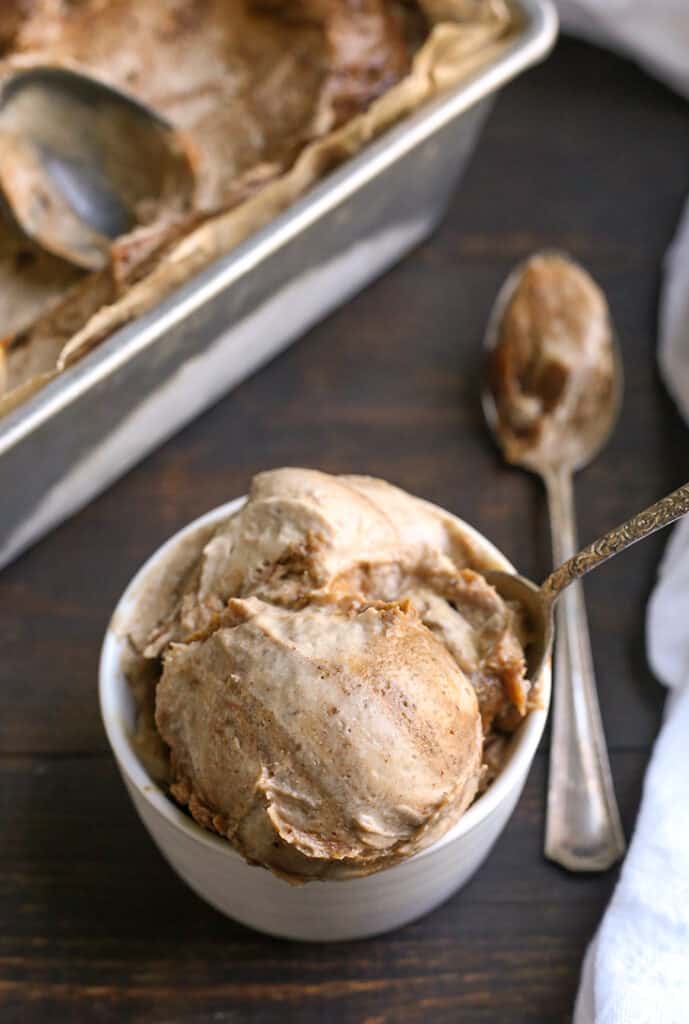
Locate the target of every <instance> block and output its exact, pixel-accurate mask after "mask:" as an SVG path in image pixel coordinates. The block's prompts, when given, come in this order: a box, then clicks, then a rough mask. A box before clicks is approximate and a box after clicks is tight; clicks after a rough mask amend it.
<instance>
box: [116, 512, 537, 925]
mask: <svg viewBox="0 0 689 1024" xmlns="http://www.w3.org/2000/svg"><path fill="white" fill-rule="evenodd" d="M243 501H244V499H243V498H239V499H238V500H236V501H231V502H229V503H228V504H226V505H222V506H221V507H220V508H217V509H214V510H213V511H212V512H209V513H208V514H207V515H205V516H202V517H201V518H200V519H197V520H196V521H195V522H193V523H191V524H190V525H189V526H188V527H186V528H185V529H184V530H181V531H180V532H179V533H177V534H176V535H175V536H174V537H172V538H171V539H170V540H169V541H168V542H167V543H166V544H164V545H163V546H162V547H161V548H160V549H159V550H158V551H157V552H156V553H155V554H154V555H153V556H152V557H151V558H150V559H149V560H148V562H146V564H145V565H144V566H143V567H142V568H141V569H140V570H139V572H138V573H137V574H136V576H135V577H134V579H133V580H132V582H131V583H130V584H129V586H128V587H127V589H126V590H125V592H124V594H123V595H122V597H121V599H120V601H119V603H118V606H117V608H116V610H115V613H114V615H113V620H112V622H111V624H110V626H109V628H108V631H107V633H106V635H105V640H104V643H103V649H102V653H101V660H100V705H101V714H102V716H103V723H104V725H105V731H106V732H107V735H108V740H109V741H110V745H111V747H112V749H113V753H114V754H115V758H116V760H117V764H118V766H119V769H120V772H121V774H122V778H123V779H124V783H125V785H126V787H127V789H128V791H129V795H130V796H131V798H132V800H133V802H134V806H135V807H136V810H137V812H138V814H139V817H140V818H141V820H142V821H143V823H144V825H145V826H146V828H147V829H148V831H149V832H150V834H151V836H152V837H153V839H154V841H155V843H156V845H157V846H158V848H159V850H160V851H161V853H162V854H163V856H164V857H165V858H166V859H167V860H168V861H169V863H170V864H171V865H172V867H173V868H174V869H175V871H176V872H177V874H178V875H179V876H180V877H181V878H183V879H184V881H185V882H187V884H188V885H190V886H191V888H192V889H193V890H194V892H196V893H197V894H198V895H199V896H201V897H202V898H203V899H205V900H207V902H208V903H210V904H211V905H212V906H214V907H216V908H217V909H218V910H220V911H221V912H222V913H224V914H227V915H228V917H232V918H234V919H235V920H237V921H241V922H242V923H243V924H246V925H249V926H250V927H252V928H256V929H258V930H259V931H262V932H268V933H269V934H271V935H277V936H281V937H284V938H290V939H303V940H309V941H321V942H322V941H334V940H337V939H357V938H364V937H365V936H369V935H375V934H377V933H380V932H386V931H389V930H390V929H392V928H397V927H399V926H400V925H403V924H406V923H407V922H409V921H413V920H414V919H415V918H417V917H420V916H421V915H422V914H426V913H427V912H428V911H429V910H432V909H433V908H434V907H436V906H438V904H440V903H442V902H443V901H444V900H446V899H447V898H448V897H449V896H450V895H451V894H452V893H453V892H455V891H456V890H457V889H459V888H460V886H462V885H464V883H465V882H466V881H467V880H468V879H469V878H470V877H471V876H472V875H473V874H474V872H475V871H476V869H477V868H478V867H479V865H480V864H481V863H482V862H483V861H484V860H485V858H486V857H487V855H488V853H489V851H490V849H491V847H492V846H493V843H494V842H495V840H496V839H497V837H498V836H499V834H500V833H501V832H502V830H503V828H504V827H505V825H506V824H507V821H508V819H509V817H510V815H511V814H512V811H513V810H514V807H515V805H516V803H517V800H518V799H519V795H520V793H521V791H522V788H523V786H524V782H525V781H526V776H527V774H528V771H529V768H530V766H531V762H532V760H533V757H534V754H535V752H536V748H537V746H538V743H539V740H540V738H541V735H542V733H543V728H544V726H545V721H546V715H547V704H548V700H549V697H550V672H549V670H547V673H546V678H545V679H543V681H542V686H543V699H544V705H545V706H544V709H543V710H536V711H531V713H530V714H529V715H528V717H527V719H526V720H525V721H524V723H523V724H522V725H521V726H520V728H519V730H518V731H517V732H516V733H515V735H514V737H513V739H512V741H511V747H510V752H509V756H508V759H507V762H506V764H505V767H504V768H503V770H502V772H501V773H500V775H499V776H498V778H497V779H496V780H495V781H494V782H493V784H492V785H491V786H490V788H489V789H488V790H487V791H486V792H485V793H484V794H483V796H481V797H480V798H479V799H478V800H477V801H476V802H475V803H474V804H473V805H472V806H471V807H470V808H469V809H468V810H467V811H466V813H465V814H464V815H463V816H462V817H461V818H460V820H459V821H458V822H457V824H456V825H455V826H454V828H452V829H451V830H450V831H449V832H448V833H447V834H446V835H445V836H443V837H442V839H440V840H439V841H438V842H437V843H435V844H434V845H433V846H431V847H429V848H428V849H426V850H423V851H422V852H421V853H418V854H416V855H415V856H414V857H411V858H410V859H409V860H406V861H404V862H403V863H401V864H398V865H396V866H395V867H391V868H387V869H384V870H383V871H380V872H378V874H374V875H368V876H366V877H365V878H354V879H348V880H346V881H325V882H320V881H315V882H311V883H309V884H308V885H303V886H292V885H289V884H288V883H287V882H284V881H282V880H281V879H279V878H276V877H275V875H272V874H271V873H270V872H269V871H266V870H265V869H263V868H259V867H251V866H249V865H248V864H247V863H246V862H245V861H244V860H243V859H242V857H240V855H239V854H238V853H237V852H236V851H235V850H234V849H233V848H232V847H231V846H230V844H229V843H228V842H227V840H225V839H221V838H220V837H219V836H216V835H213V834H212V833H210V832H207V831H205V830H204V829H202V828H201V827H200V826H199V825H197V824H196V822H194V821H193V820H192V819H191V818H190V817H189V816H188V815H187V814H185V813H183V812H182V811H181V810H180V809H179V807H177V806H176V805H175V804H174V803H173V802H172V801H171V800H170V799H169V798H168V797H167V796H166V795H165V793H164V792H163V791H162V790H161V789H160V788H159V786H158V785H156V783H155V782H154V781H153V780H152V779H151V777H150V776H149V775H148V774H147V772H146V770H145V769H144V767H143V765H142V764H141V762H140V760H139V758H138V756H137V754H136V752H135V750H134V748H133V747H132V744H131V742H130V736H131V733H132V730H133V727H134V722H135V714H136V709H135V706H134V701H133V698H132V695H131V692H130V689H129V686H128V684H127V681H126V679H125V678H124V676H123V674H122V671H121V668H120V661H121V651H122V645H123V642H124V641H123V639H122V637H120V636H118V635H117V634H116V633H115V631H114V629H113V622H115V621H118V620H119V621H121V620H122V616H126V614H127V609H128V607H129V606H130V605H131V602H132V600H133V598H134V594H135V590H136V588H137V587H138V584H139V583H140V582H141V580H142V578H143V577H144V576H145V575H146V573H148V572H149V571H151V570H152V569H153V568H154V567H155V565H156V563H157V561H158V560H159V559H160V557H161V556H162V555H163V554H164V552H165V551H166V550H167V549H168V548H169V547H170V546H172V545H173V544H175V543H176V542H177V541H178V540H179V539H180V538H181V537H183V536H184V535H185V534H187V533H188V532H190V531H191V530H194V529H196V528H198V527H199V526H200V525H202V524H204V523H213V522H216V521H218V520H220V519H222V518H223V517H225V516H227V515H228V514H229V513H232V512H234V511H235V510H236V509H237V508H239V507H240V506H241V505H242V504H243ZM459 522H461V521H459ZM461 525H462V526H463V528H464V529H466V530H467V531H468V532H469V533H470V534H471V536H472V537H473V539H474V540H475V541H476V543H477V544H478V545H480V546H481V547H482V548H483V549H484V551H485V552H486V553H487V554H489V555H490V557H491V558H492V559H494V560H495V564H496V567H498V568H505V569H508V570H510V569H512V568H513V567H512V566H511V565H510V563H509V562H508V561H507V560H506V559H505V558H504V557H503V555H502V554H500V552H499V551H498V550H497V549H496V548H495V547H494V546H493V545H492V544H490V543H489V542H488V541H487V540H485V539H484V538H483V537H481V535H480V534H478V533H476V531H475V530H473V529H471V528H470V527H468V526H467V525H466V524H465V523H461Z"/></svg>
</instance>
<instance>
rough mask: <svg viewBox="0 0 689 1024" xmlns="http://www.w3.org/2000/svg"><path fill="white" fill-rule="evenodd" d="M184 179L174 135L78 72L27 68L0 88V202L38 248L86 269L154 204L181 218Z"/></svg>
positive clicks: (184, 159) (140, 106)
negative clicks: (173, 212) (169, 210)
mask: <svg viewBox="0 0 689 1024" xmlns="http://www.w3.org/2000/svg"><path fill="white" fill-rule="evenodd" d="M193 188H194V173H193V167H192V158H191V152H190V148H189V145H188V143H187V142H186V140H185V138H184V137H183V135H181V134H180V133H179V132H177V131H176V130H175V129H174V128H173V127H172V125H170V124H169V122H167V121H166V120H165V119H164V118H162V117H161V116H160V115H159V114H158V113H157V112H156V111H155V110H152V109H151V108H150V107H147V106H146V105H145V104H144V103H141V102H140V101H139V100H137V99H135V98H134V97H132V96H130V95H128V94H127V93H125V92H122V91H120V90H118V89H115V88H112V87H111V86H108V85H106V84H105V83H103V82H101V81H100V80H99V79H96V78H92V77H91V76H89V75H87V74H84V73H82V72H76V71H72V70H69V69H66V68H58V67H32V68H29V69H26V70H21V71H18V72H16V73H15V74H13V75H11V76H10V77H9V78H6V79H5V80H4V82H3V83H2V84H1V86H0V198H2V200H3V205H4V206H5V207H6V208H7V211H8V212H9V213H10V215H11V217H12V218H13V219H14V221H15V223H16V224H17V225H18V227H19V228H20V229H21V230H22V231H23V232H24V233H25V234H26V235H28V236H29V237H30V238H31V239H33V240H34V241H35V242H37V243H38V244H39V245H40V246H42V247H43V248H44V249H46V250H48V251H49V252H51V253H54V254H56V255H58V256H61V257H62V258H63V259H65V260H68V261H69V262H71V263H74V264H76V265H77V266H80V267H84V268H87V269H90V270H93V269H97V268H99V267H101V266H103V265H104V264H105V263H106V262H107V259H108V255H109V248H110V242H111V240H112V239H114V238H117V237H118V236H119V235H122V234H125V233H126V232H128V231H130V230H131V229H132V228H133V227H134V226H135V225H136V224H139V223H146V222H148V221H150V220H152V219H154V217H155V216H156V215H157V213H158V212H159V211H160V209H161V208H162V207H172V208H173V209H175V210H179V211H180V212H183V211H184V209H185V208H186V207H187V206H188V204H189V203H190V200H191V196H192V193H193Z"/></svg>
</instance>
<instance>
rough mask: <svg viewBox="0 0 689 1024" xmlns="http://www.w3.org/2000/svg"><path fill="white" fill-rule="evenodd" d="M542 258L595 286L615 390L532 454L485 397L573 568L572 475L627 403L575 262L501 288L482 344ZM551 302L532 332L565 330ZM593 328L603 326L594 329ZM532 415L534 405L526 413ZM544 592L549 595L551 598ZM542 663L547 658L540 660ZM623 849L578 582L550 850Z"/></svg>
mask: <svg viewBox="0 0 689 1024" xmlns="http://www.w3.org/2000/svg"><path fill="white" fill-rule="evenodd" d="M539 260H541V261H551V262H550V263H549V264H548V266H550V268H551V270H553V269H554V268H555V267H557V268H559V270H561V271H562V274H563V275H565V276H564V278H563V280H564V284H563V287H564V288H567V287H568V285H567V277H566V275H568V274H573V275H574V281H575V283H577V287H578V288H579V293H580V294H579V295H577V293H576V291H575V294H574V298H575V300H576V299H577V298H578V299H581V298H582V297H583V299H584V300H586V298H587V293H586V291H585V290H584V291H583V292H582V291H581V289H582V287H584V286H586V287H588V283H589V282H590V288H591V293H590V295H591V296H592V297H593V299H595V302H592V308H593V309H599V311H600V310H602V313H603V318H604V323H603V326H602V327H601V325H600V323H599V324H598V329H599V330H602V331H603V332H604V333H603V336H602V341H601V335H600V334H599V335H598V342H599V344H602V345H603V350H604V351H606V352H607V363H608V370H609V382H608V383H609V386H608V387H607V389H603V391H602V392H601V394H600V395H599V396H598V398H597V399H596V400H595V401H593V400H592V402H591V408H588V409H587V410H586V415H584V416H581V417H579V419H577V420H576V425H575V426H573V424H572V422H570V419H576V417H574V413H573V412H572V410H567V409H566V403H565V413H566V415H563V416H561V417H560V419H559V420H558V417H557V412H556V413H555V414H554V415H553V416H552V417H551V420H549V421H548V431H549V432H548V433H544V437H543V438H542V439H541V443H539V444H536V445H534V446H532V447H531V448H529V446H528V445H526V446H524V445H519V444H518V443H517V444H514V443H510V442H511V438H510V436H509V433H508V431H507V429H506V427H505V424H504V422H503V421H502V420H501V417H500V415H499V410H498V407H497V404H496V393H495V392H496V382H495V377H494V376H493V377H492V378H491V377H489V378H488V379H487V380H486V383H485V386H484V389H483V394H482V400H483V408H484V413H485V416H486V419H487V422H488V424H489V426H490V427H491V429H492V431H493V433H494V435H495V437H496V439H497V441H498V444H499V445H500V447H501V448H502V450H503V453H504V454H505V456H506V458H507V459H508V460H509V461H510V462H512V463H514V464H517V465H521V466H523V467H524V468H526V469H529V470H531V471H532V472H534V473H537V474H538V475H539V476H540V477H541V478H542V479H543V481H544V484H545V487H546V491H547V495H548V506H549V510H550V526H551V539H552V548H553V562H554V564H555V565H558V564H560V563H563V562H564V563H567V560H568V559H570V558H571V556H573V555H574V552H575V551H576V550H577V547H578V542H577V531H576V520H575V512H574V496H573V488H572V479H573V475H574V473H575V472H576V471H577V470H578V469H581V468H582V467H583V466H585V465H586V464H587V463H589V462H590V461H591V460H592V459H593V457H594V456H595V455H596V454H597V453H598V452H599V451H600V449H601V448H602V447H603V445H604V444H605V442H606V441H607V439H608V436H609V434H610V432H611V430H612V427H613V426H614V423H615V421H616V419H617V415H618V411H619V408H620V404H621V399H622V367H621V360H620V356H619V352H618V348H617V344H616V342H615V338H614V333H613V330H612V326H611V324H610V321H609V316H608V310H607V304H606V303H605V300H604V298H603V296H602V293H600V291H599V290H598V289H597V287H596V285H595V284H594V283H593V282H592V281H591V279H590V278H589V277H588V275H587V274H586V273H585V271H583V270H581V268H579V267H578V266H577V265H576V264H574V263H573V261H571V260H569V259H568V258H567V257H565V256H562V255H561V254H558V253H551V252H544V253H537V254H536V255H535V256H533V257H531V259H530V260H527V261H526V262H525V263H524V264H521V265H520V266H518V267H517V268H516V269H515V270H514V271H513V273H512V274H510V276H509V277H508V279H507V281H506V282H505V284H504V285H503V287H502V289H501V291H500V293H499V295H498V297H497V300H496V302H495V305H494V307H493V310H492V312H491V316H490V320H489V324H488V328H487V332H486V338H485V346H486V350H487V352H488V354H489V358H490V357H491V355H493V357H494V356H495V353H496V351H497V350H496V345H497V344H498V341H499V339H500V337H501V330H502V329H504V323H505V321H504V318H505V315H506V312H507V310H508V309H509V306H510V302H511V300H512V298H513V296H514V295H515V293H516V290H517V288H518V287H519V286H520V283H521V282H522V281H523V280H526V279H525V277H524V275H525V274H526V273H527V271H529V270H530V269H531V270H533V268H534V267H537V266H538V263H537V261H539ZM552 261H558V262H556V263H553V262H552ZM541 266H543V264H541ZM549 298H550V297H549V296H548V295H547V294H546V295H542V294H541V295H539V294H538V290H537V289H535V291H534V302H535V303H536V302H540V306H539V307H538V308H536V309H535V312H534V315H533V317H532V318H531V319H530V320H529V324H528V328H529V329H531V330H533V327H534V322H535V323H536V324H538V316H539V312H538V310H539V308H541V307H542V308H543V309H545V310H546V322H545V325H543V324H540V325H539V326H540V327H542V329H543V330H548V329H551V332H554V334H555V335H556V336H557V334H558V332H560V331H561V330H562V322H561V318H560V317H558V316H557V307H555V313H552V311H551V313H552V318H553V323H552V324H549V323H548V321H547V308H548V307H547V303H548V301H549ZM596 304H597V305H596ZM586 308H587V304H586V301H583V302H582V301H579V302H577V303H576V309H575V310H574V314H573V315H574V316H575V318H576V317H578V318H579V320H578V321H577V324H578V329H579V331H580V332H582V337H583V336H584V335H585V332H586V330H587V329H588V326H587V324H586V322H585V315H586V312H585V311H586ZM582 317H583V318H584V321H583V322H582V319H581V318H582ZM593 326H594V327H596V325H595V324H594V325H593ZM527 341H528V339H527ZM555 377H557V375H555ZM557 386H558V381H557V379H556V380H555V381H554V382H553V381H547V382H546V386H545V387H544V390H545V391H546V393H547V389H548V387H550V388H554V389H555V391H557ZM594 393H595V391H594ZM560 411H561V410H560ZM528 413H529V409H528V404H527V407H526V414H527V416H528ZM568 417H569V419H568ZM678 515H681V512H678ZM675 518H676V517H675ZM669 521H670V520H668V522H669ZM659 525H664V524H659ZM654 528H656V527H654ZM640 536H641V535H640ZM634 539H639V538H638V537H635V538H634ZM579 557H581V556H579ZM606 557H607V556H606ZM567 564H569V563H567ZM578 564H580V563H578ZM589 567H590V566H589ZM581 574H582V573H577V574H575V575H573V576H571V577H568V578H567V583H571V582H573V581H574V580H576V579H577V577H578V575H581ZM557 579H558V580H560V581H562V579H563V577H562V576H558V577H557ZM528 589H529V592H532V590H533V585H532V584H528ZM539 593H540V592H539ZM557 593H559V589H558V591H557ZM543 594H544V596H543V598H542V600H543V602H544V603H543V606H542V612H543V616H542V618H543V622H542V629H543V630H544V632H543V640H542V642H541V645H540V650H541V652H543V651H545V650H546V649H548V650H549V648H550V634H549V632H547V631H548V630H550V628H551V618H550V616H551V608H552V603H553V600H554V596H556V592H554V591H552V584H549V586H548V588H547V589H546V590H544V591H543ZM546 594H547V595H549V596H548V597H547V598H546V596H545V595H546ZM546 641H547V642H546ZM541 657H542V653H541V655H540V657H539V658H537V659H535V660H540V658H541ZM624 851H625V839H624V833H623V831H622V825H621V821H620V815H619V810H618V807H617V802H616V800H615V793H614V789H613V783H612V775H611V772H610V763H609V758H608V753H607V749H606V745H605V736H604V733H603V726H602V722H601V714H600V708H599V704H598V697H597V692H596V680H595V675H594V667H593V656H592V653H591V642H590V639H589V631H588V623H587V618H586V608H585V604H584V593H583V589H582V587H581V584H580V583H577V582H574V585H573V586H572V587H571V588H570V589H569V590H568V591H567V593H566V594H565V595H564V596H563V599H562V601H561V602H560V604H559V605H558V608H557V634H556V648H555V670H554V694H553V717H552V732H551V747H550V772H549V779H548V799H547V809H546V835H545V854H546V856H547V857H549V858H550V859H551V860H554V861H557V862H558V863H559V864H562V865H563V866H564V867H566V868H568V869H569V870H571V871H602V870H605V869H606V868H608V867H610V866H611V865H612V864H614V863H615V861H617V860H619V858H620V857H622V856H623V854H624Z"/></svg>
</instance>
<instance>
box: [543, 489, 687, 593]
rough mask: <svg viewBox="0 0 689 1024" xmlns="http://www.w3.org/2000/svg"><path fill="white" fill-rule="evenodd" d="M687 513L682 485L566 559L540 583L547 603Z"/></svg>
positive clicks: (685, 496) (684, 490) (685, 491)
mask: <svg viewBox="0 0 689 1024" xmlns="http://www.w3.org/2000/svg"><path fill="white" fill-rule="evenodd" d="M687 512H689V484H683V485H682V487H678V488H677V490H676V491H672V493H671V494H668V495H666V496H665V497H664V498H661V499H660V501H656V503H655V504H654V505H650V506H649V507H648V508H646V509H644V510H643V512H637V514H636V515H635V516H632V518H631V519H627V521H626V522H624V523H621V524H620V525H619V526H616V527H615V528H614V529H612V530H608V532H607V533H604V534H603V536H602V537H599V538H598V540H594V541H593V542H592V543H591V544H588V545H587V546H586V547H585V548H582V549H581V551H579V552H578V554H576V555H574V556H572V557H571V558H568V559H567V561H566V562H563V563H562V565H560V566H559V567H558V568H557V569H555V570H554V571H553V572H551V574H550V576H548V578H547V579H546V580H545V581H544V582H543V584H542V586H541V590H542V591H543V593H544V595H545V596H547V597H549V598H550V599H551V600H555V598H556V597H557V596H558V594H559V593H560V591H562V590H564V589H565V587H568V586H569V585H570V583H573V582H574V580H578V579H579V578H580V577H581V576H585V575H586V573H587V572H590V571H591V569H595V568H596V566H597V565H600V564H601V562H605V561H607V559H608V558H612V556H613V555H617V554H619V552H620V551H624V550H625V548H628V547H631V545H632V544H636V542H637V541H638V540H643V539H644V537H649V536H650V535H651V534H652V533H655V532H656V530H662V528H663V527H664V526H669V525H670V523H674V522H675V520H677V519H680V518H681V517H682V516H683V515H686V513H687Z"/></svg>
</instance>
